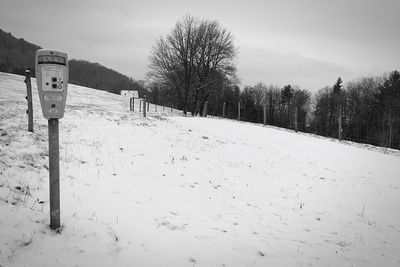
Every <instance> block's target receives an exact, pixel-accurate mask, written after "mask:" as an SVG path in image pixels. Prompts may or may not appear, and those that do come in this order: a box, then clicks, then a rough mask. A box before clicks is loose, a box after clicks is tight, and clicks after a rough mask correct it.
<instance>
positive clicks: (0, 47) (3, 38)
mask: <svg viewBox="0 0 400 267" xmlns="http://www.w3.org/2000/svg"><path fill="white" fill-rule="evenodd" d="M40 48H41V47H40V46H37V45H34V44H31V43H29V42H27V41H25V40H24V39H22V38H20V39H17V38H15V37H14V36H12V35H11V33H7V32H4V31H2V30H1V29H0V71H2V72H9V73H15V74H21V75H24V73H25V69H26V68H29V69H30V70H31V72H32V73H34V72H33V70H34V69H35V51H36V50H38V49H40Z"/></svg>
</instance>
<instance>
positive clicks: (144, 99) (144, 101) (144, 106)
mask: <svg viewBox="0 0 400 267" xmlns="http://www.w3.org/2000/svg"><path fill="white" fill-rule="evenodd" d="M143 117H145V118H146V96H144V98H143Z"/></svg>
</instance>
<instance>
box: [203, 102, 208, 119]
mask: <svg viewBox="0 0 400 267" xmlns="http://www.w3.org/2000/svg"><path fill="white" fill-rule="evenodd" d="M207 105H208V101H206V103H204V108H203V117H207Z"/></svg>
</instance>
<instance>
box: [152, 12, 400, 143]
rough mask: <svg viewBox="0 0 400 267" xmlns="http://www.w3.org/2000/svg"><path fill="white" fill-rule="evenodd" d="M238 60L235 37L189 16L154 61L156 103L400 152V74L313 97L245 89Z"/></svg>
mask: <svg viewBox="0 0 400 267" xmlns="http://www.w3.org/2000/svg"><path fill="white" fill-rule="evenodd" d="M235 56H236V48H235V47H234V43H233V37H232V35H231V33H229V32H228V31H227V30H226V29H225V28H223V27H222V26H221V25H219V23H218V22H217V21H213V20H200V19H198V18H195V17H192V16H190V15H188V16H185V17H184V18H183V19H181V20H180V21H178V22H177V23H176V25H175V26H174V28H173V29H172V31H171V32H170V33H169V34H167V35H166V36H165V37H161V38H160V39H159V40H157V42H156V44H155V46H154V47H153V51H152V52H151V54H150V65H149V72H148V75H147V78H148V79H147V80H148V81H147V84H146V88H147V89H148V91H149V92H150V101H152V102H154V103H155V104H161V105H169V106H174V107H176V108H179V109H182V110H183V113H184V114H187V113H188V112H190V113H191V114H192V115H194V116H196V115H200V116H202V115H203V112H202V111H203V108H204V107H205V106H206V104H207V113H208V114H210V115H214V116H225V117H227V118H232V119H235V118H238V114H239V112H240V119H241V120H244V121H249V122H255V123H262V122H264V120H265V122H266V123H267V124H269V125H275V126H278V127H284V128H288V129H296V130H300V131H304V132H310V133H316V134H318V135H322V136H327V137H333V138H339V137H340V138H342V139H345V140H351V141H355V142H363V143H369V144H373V145H378V146H385V147H391V148H397V149H399V148H400V75H399V72H398V71H392V72H391V73H390V74H385V75H381V76H378V77H368V78H360V79H359V80H357V81H351V82H349V83H347V85H346V86H344V85H343V81H342V79H341V78H340V77H339V78H338V79H337V81H336V82H334V83H333V84H332V86H327V87H325V88H322V89H321V90H319V91H318V92H317V93H316V94H314V95H313V94H311V93H310V92H309V91H308V90H306V89H301V88H300V87H299V86H293V85H290V84H288V85H285V86H283V87H281V88H280V87H277V86H273V85H266V84H264V83H261V82H259V83H257V84H256V85H254V86H245V87H244V88H243V89H242V90H241V89H240V88H239V80H238V78H237V76H236V67H235V64H234V62H235V61H234V60H235ZM223 108H225V110H223ZM239 109H240V110H239ZM264 116H265V118H264Z"/></svg>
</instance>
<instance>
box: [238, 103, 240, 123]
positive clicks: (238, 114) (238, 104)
mask: <svg viewBox="0 0 400 267" xmlns="http://www.w3.org/2000/svg"><path fill="white" fill-rule="evenodd" d="M238 121H240V101H239V102H238Z"/></svg>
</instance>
